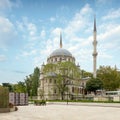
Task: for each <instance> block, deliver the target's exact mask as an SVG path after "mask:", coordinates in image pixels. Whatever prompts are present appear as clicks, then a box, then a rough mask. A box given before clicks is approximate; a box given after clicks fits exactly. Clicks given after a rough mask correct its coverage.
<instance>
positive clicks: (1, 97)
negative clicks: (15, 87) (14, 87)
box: [0, 86, 9, 108]
mask: <svg viewBox="0 0 120 120" xmlns="http://www.w3.org/2000/svg"><path fill="white" fill-rule="evenodd" d="M8 106H9V91H8V88H6V87H2V86H0V108H8Z"/></svg>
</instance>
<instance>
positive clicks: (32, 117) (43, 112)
mask: <svg viewBox="0 0 120 120" xmlns="http://www.w3.org/2000/svg"><path fill="white" fill-rule="evenodd" d="M116 106H120V105H119V104H101V103H99V104H98V103H78V104H77V103H69V105H66V103H59V104H58V103H56V104H55V103H54V104H50V103H49V104H47V105H46V106H34V105H29V106H18V111H16V112H10V113H1V114H0V120H120V107H116Z"/></svg>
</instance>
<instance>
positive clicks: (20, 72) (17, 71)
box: [13, 70, 26, 74]
mask: <svg viewBox="0 0 120 120" xmlns="http://www.w3.org/2000/svg"><path fill="white" fill-rule="evenodd" d="M13 72H15V73H19V74H26V72H24V71H20V70H14V71H13Z"/></svg>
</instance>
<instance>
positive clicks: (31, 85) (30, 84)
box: [25, 67, 40, 96]
mask: <svg viewBox="0 0 120 120" xmlns="http://www.w3.org/2000/svg"><path fill="white" fill-rule="evenodd" d="M39 77H40V70H39V68H38V67H36V68H35V69H34V72H33V74H31V75H29V76H27V77H26V79H25V85H26V91H27V93H28V95H29V96H36V95H37V88H38V86H39Z"/></svg>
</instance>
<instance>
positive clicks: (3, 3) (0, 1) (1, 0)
mask: <svg viewBox="0 0 120 120" xmlns="http://www.w3.org/2000/svg"><path fill="white" fill-rule="evenodd" d="M19 6H21V2H20V0H15V1H14V2H13V1H12V0H0V9H3V10H5V9H6V10H7V9H11V8H12V7H19Z"/></svg>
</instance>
